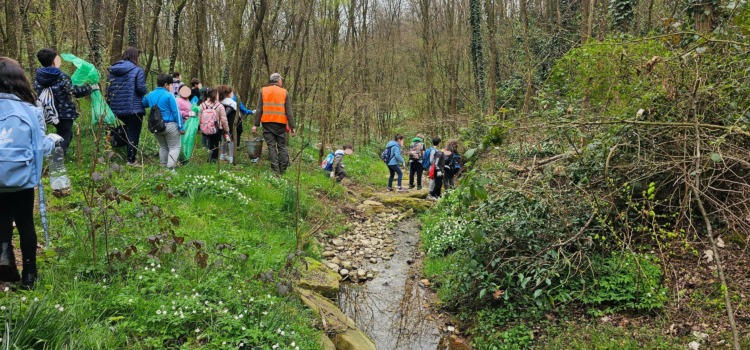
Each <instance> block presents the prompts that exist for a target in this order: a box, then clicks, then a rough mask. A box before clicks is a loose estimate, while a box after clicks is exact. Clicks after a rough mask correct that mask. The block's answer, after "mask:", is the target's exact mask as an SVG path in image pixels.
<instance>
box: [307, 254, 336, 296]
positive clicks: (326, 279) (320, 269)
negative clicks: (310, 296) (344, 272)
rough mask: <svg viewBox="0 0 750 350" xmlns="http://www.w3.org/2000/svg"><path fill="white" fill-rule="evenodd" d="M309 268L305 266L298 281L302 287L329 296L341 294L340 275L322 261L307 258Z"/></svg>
mask: <svg viewBox="0 0 750 350" xmlns="http://www.w3.org/2000/svg"><path fill="white" fill-rule="evenodd" d="M305 262H306V263H307V269H305V267H304V266H303V267H302V268H301V269H300V270H301V271H300V272H301V276H300V279H299V281H298V282H297V286H299V287H300V288H304V289H308V290H311V291H314V292H317V293H320V294H321V295H323V296H326V297H328V298H335V297H336V295H338V294H339V278H340V276H339V275H338V274H337V273H335V272H333V271H331V269H329V268H328V267H326V266H325V265H323V263H321V262H320V261H317V260H315V259H312V258H305Z"/></svg>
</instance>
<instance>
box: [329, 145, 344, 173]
mask: <svg viewBox="0 0 750 350" xmlns="http://www.w3.org/2000/svg"><path fill="white" fill-rule="evenodd" d="M345 155H346V153H345V152H344V150H343V149H340V150H337V151H336V152H335V153H334V154H333V165H331V169H333V171H334V173H336V174H338V173H339V172H340V171H341V170H342V169H343V168H344V156H345Z"/></svg>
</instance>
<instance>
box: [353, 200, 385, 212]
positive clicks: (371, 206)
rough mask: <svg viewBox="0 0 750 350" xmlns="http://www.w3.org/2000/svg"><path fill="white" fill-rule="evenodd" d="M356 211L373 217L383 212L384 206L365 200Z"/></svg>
mask: <svg viewBox="0 0 750 350" xmlns="http://www.w3.org/2000/svg"><path fill="white" fill-rule="evenodd" d="M357 210H359V211H361V212H364V213H365V215H367V216H373V215H375V214H378V213H380V212H382V211H384V210H385V205H383V203H380V202H376V201H372V200H366V201H364V202H362V204H360V205H358V206H357Z"/></svg>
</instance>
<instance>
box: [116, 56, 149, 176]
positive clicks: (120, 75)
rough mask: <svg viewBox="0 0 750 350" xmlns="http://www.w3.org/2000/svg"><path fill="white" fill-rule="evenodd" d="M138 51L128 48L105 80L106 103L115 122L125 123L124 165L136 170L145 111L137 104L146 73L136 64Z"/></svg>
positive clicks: (141, 98)
mask: <svg viewBox="0 0 750 350" xmlns="http://www.w3.org/2000/svg"><path fill="white" fill-rule="evenodd" d="M139 55H140V51H139V50H138V49H136V48H134V47H128V48H127V49H125V52H123V54H122V60H120V61H118V62H116V63H115V64H113V65H112V66H111V67H109V68H107V69H108V70H109V75H108V76H107V85H108V88H107V102H108V103H109V106H110V107H111V108H112V112H113V113H114V114H115V116H116V117H117V119H120V120H121V121H122V122H123V123H125V131H126V134H127V136H128V145H127V146H128V156H127V160H128V165H130V166H140V164H139V163H137V162H136V156H137V154H138V144H139V143H140V140H141V129H142V127H143V116H144V115H145V114H146V110H145V109H144V108H143V104H142V103H141V101H142V100H143V96H146V93H147V92H148V91H147V90H146V73H145V72H144V71H143V68H141V67H140V65H139V63H138V56H139Z"/></svg>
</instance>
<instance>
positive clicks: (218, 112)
mask: <svg viewBox="0 0 750 350" xmlns="http://www.w3.org/2000/svg"><path fill="white" fill-rule="evenodd" d="M200 116H201V131H202V132H203V134H204V135H206V138H208V150H209V157H208V161H209V162H216V161H218V160H219V145H220V143H221V139H222V137H223V138H224V139H225V140H226V141H229V122H227V112H226V110H225V109H224V106H223V105H222V104H221V103H219V92H218V91H216V90H215V89H211V88H208V89H206V101H205V102H203V103H201V109H200ZM210 118H215V119H216V121H217V124H218V125H216V126H218V127H217V128H216V132H215V133H212V134H208V133H206V132H205V130H204V124H208V119H210Z"/></svg>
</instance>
